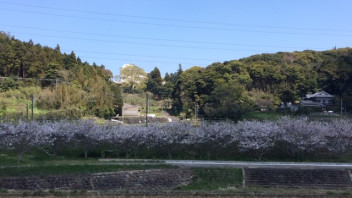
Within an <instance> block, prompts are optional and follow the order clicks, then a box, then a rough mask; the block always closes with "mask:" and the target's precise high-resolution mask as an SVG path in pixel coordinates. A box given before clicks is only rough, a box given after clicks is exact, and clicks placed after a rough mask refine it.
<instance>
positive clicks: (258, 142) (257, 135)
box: [236, 121, 279, 160]
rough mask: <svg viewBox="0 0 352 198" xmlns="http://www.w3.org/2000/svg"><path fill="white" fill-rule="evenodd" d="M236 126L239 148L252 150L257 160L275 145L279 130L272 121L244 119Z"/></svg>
mask: <svg viewBox="0 0 352 198" xmlns="http://www.w3.org/2000/svg"><path fill="white" fill-rule="evenodd" d="M236 127H237V130H238V133H239V139H240V141H239V148H240V150H242V151H253V152H254V153H255V154H256V156H257V157H258V159H259V160H262V157H263V155H264V154H265V153H267V152H268V151H269V150H270V149H271V148H272V147H273V146H274V145H275V142H276V140H277V135H278V132H279V127H278V126H277V124H276V123H275V122H272V121H263V122H260V121H244V122H239V123H238V124H237V126H236Z"/></svg>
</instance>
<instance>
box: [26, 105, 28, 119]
mask: <svg viewBox="0 0 352 198" xmlns="http://www.w3.org/2000/svg"><path fill="white" fill-rule="evenodd" d="M28 110H29V106H28V104H26V116H27V122H28V120H29V117H28Z"/></svg>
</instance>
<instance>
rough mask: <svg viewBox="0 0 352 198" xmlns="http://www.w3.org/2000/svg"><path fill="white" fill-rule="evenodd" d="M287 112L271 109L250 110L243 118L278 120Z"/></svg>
mask: <svg viewBox="0 0 352 198" xmlns="http://www.w3.org/2000/svg"><path fill="white" fill-rule="evenodd" d="M284 115H285V114H283V113H280V112H269V111H263V112H248V113H246V114H245V115H244V116H243V118H242V119H243V120H259V121H263V120H272V121H275V120H278V119H279V118H280V117H282V116H284Z"/></svg>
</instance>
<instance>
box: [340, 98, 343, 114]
mask: <svg viewBox="0 0 352 198" xmlns="http://www.w3.org/2000/svg"><path fill="white" fill-rule="evenodd" d="M342 109H343V107H342V98H341V107H340V110H341V112H340V114H341V115H342Z"/></svg>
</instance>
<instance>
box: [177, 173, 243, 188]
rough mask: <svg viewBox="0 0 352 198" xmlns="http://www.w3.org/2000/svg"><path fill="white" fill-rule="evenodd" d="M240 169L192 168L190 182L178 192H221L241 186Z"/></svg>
mask: <svg viewBox="0 0 352 198" xmlns="http://www.w3.org/2000/svg"><path fill="white" fill-rule="evenodd" d="M242 181H243V176H242V169H238V168H194V169H193V177H192V182H191V183H190V184H188V185H187V186H183V187H180V190H221V189H225V190H226V189H231V188H234V187H235V188H237V187H240V186H241V185H242Z"/></svg>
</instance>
